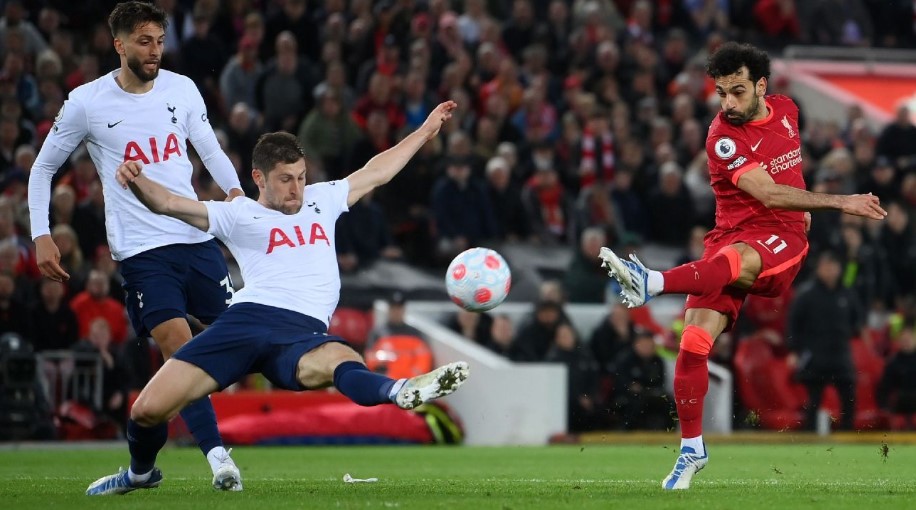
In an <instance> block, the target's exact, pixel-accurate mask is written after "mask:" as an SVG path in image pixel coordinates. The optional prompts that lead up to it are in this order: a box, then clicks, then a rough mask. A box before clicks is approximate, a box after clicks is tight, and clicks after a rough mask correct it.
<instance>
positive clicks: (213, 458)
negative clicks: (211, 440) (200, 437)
mask: <svg viewBox="0 0 916 510" xmlns="http://www.w3.org/2000/svg"><path fill="white" fill-rule="evenodd" d="M227 458H229V452H227V451H226V449H225V448H224V447H222V446H215V447H213V449H211V450H210V451H209V452H207V462H209V463H210V470H211V471H213V472H214V473H216V470H217V469H219V466H220V464H222V463H223V462H225V461H226V459H227ZM230 460H231V459H230Z"/></svg>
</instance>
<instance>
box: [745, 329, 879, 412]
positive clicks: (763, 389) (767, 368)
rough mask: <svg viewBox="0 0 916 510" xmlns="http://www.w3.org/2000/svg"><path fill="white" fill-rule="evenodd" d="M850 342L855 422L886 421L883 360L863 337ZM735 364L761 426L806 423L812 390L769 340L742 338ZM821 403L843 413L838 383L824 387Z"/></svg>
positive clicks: (822, 407) (748, 400) (829, 409)
mask: <svg viewBox="0 0 916 510" xmlns="http://www.w3.org/2000/svg"><path fill="white" fill-rule="evenodd" d="M851 348H852V357H853V363H854V365H855V369H856V416H855V420H854V426H855V428H856V429H857V430H867V429H875V428H881V427H886V426H888V420H889V417H888V416H886V415H885V413H883V412H881V410H880V409H878V405H877V403H876V402H875V388H876V387H877V385H878V381H879V380H880V379H881V373H882V371H883V370H884V361H883V360H882V359H881V357H880V356H878V355H877V354H875V353H874V352H873V351H872V350H871V348H870V347H869V346H868V345H866V344H865V342H863V341H862V340H859V339H855V340H853V341H852V344H851ZM735 370H736V376H737V377H736V379H737V384H738V394H739V396H740V398H741V401H742V403H743V404H744V405H745V407H746V408H748V409H750V410H752V411H754V412H755V413H756V414H757V416H758V417H759V424H760V426H761V427H763V428H766V429H774V430H796V429H799V428H801V427H802V425H803V422H804V413H803V408H804V405H805V402H806V401H807V391H806V390H805V387H804V386H803V385H801V384H799V383H796V382H794V381H793V380H792V369H791V368H789V366H788V365H787V363H786V360H785V358H780V357H776V356H774V355H773V348H772V346H771V345H770V344H769V343H768V342H766V341H765V340H763V339H762V338H759V337H756V336H752V337H750V338H746V339H743V340H742V341H741V342H740V343H739V345H738V350H737V352H736V353H735ZM821 409H823V410H825V411H827V412H828V413H829V414H830V416H831V417H833V418H834V421H836V419H837V418H838V417H839V415H840V400H839V397H838V395H837V392H836V390H835V389H834V388H832V387H828V388H827V389H826V390H825V391H824V396H823V400H822V401H821Z"/></svg>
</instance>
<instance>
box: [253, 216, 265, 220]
mask: <svg viewBox="0 0 916 510" xmlns="http://www.w3.org/2000/svg"><path fill="white" fill-rule="evenodd" d="M252 218H254V219H256V220H259V219H261V218H263V216H252Z"/></svg>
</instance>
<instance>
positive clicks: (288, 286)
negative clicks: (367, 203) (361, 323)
mask: <svg viewBox="0 0 916 510" xmlns="http://www.w3.org/2000/svg"><path fill="white" fill-rule="evenodd" d="M349 192H350V184H349V182H348V181H347V180H346V179H344V180H340V181H332V182H323V183H318V184H311V185H309V186H306V187H305V193H304V195H303V203H302V209H301V210H300V211H299V212H298V213H296V214H283V213H282V212H280V211H276V210H274V209H269V208H267V207H264V206H263V205H261V204H259V203H258V202H255V201H254V200H251V199H250V198H245V197H238V198H236V199H235V200H233V201H232V202H204V203H205V204H206V206H207V213H208V215H209V220H210V230H209V232H210V233H211V234H213V235H214V236H216V237H217V238H219V239H220V240H221V241H222V242H223V243H225V244H226V247H228V248H229V251H231V252H232V255H233V256H234V257H235V260H237V261H238V263H239V267H240V268H241V270H242V280H243V281H244V282H245V286H244V287H243V288H242V290H240V291H238V292H236V293H235V295H234V296H233V297H232V304H233V305H235V304H238V303H258V304H262V305H268V306H275V307H277V308H283V309H285V310H292V311H294V312H298V313H301V314H304V315H308V316H310V317H314V318H316V319H318V320H320V321H322V322H324V324H325V326H327V325H328V324H330V321H331V315H332V314H333V313H334V309H335V308H336V307H337V302H338V301H339V299H340V273H339V270H338V266H337V251H336V249H335V246H334V226H335V224H336V223H337V218H338V217H339V216H340V215H341V214H342V213H344V212H346V211H348V210H349V208H348V207H347V194H348V193H349Z"/></svg>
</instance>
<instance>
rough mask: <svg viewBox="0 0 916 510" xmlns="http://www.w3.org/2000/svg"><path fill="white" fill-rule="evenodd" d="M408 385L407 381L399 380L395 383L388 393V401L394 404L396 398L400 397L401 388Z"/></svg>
mask: <svg viewBox="0 0 916 510" xmlns="http://www.w3.org/2000/svg"><path fill="white" fill-rule="evenodd" d="M406 383H407V379H398V380H397V381H394V384H393V385H392V386H391V390H389V391H388V400H390V401H392V402H394V401H395V398H396V397H397V396H398V392H399V391H401V388H403V387H404V385H405V384H406Z"/></svg>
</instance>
